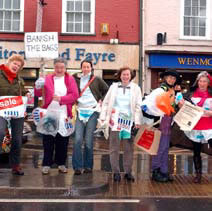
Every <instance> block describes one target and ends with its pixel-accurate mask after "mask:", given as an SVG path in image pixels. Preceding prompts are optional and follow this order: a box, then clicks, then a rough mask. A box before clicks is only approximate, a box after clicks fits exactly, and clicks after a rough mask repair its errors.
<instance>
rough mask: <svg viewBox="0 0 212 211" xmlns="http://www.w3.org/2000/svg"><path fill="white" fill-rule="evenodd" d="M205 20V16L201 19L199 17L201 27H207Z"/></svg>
mask: <svg viewBox="0 0 212 211" xmlns="http://www.w3.org/2000/svg"><path fill="white" fill-rule="evenodd" d="M205 21H206V20H205V18H200V19H199V26H200V27H206V23H205Z"/></svg>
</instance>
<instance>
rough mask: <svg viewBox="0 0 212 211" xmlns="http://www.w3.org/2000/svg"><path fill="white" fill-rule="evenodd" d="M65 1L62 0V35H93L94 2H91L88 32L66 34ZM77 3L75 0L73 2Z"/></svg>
mask: <svg viewBox="0 0 212 211" xmlns="http://www.w3.org/2000/svg"><path fill="white" fill-rule="evenodd" d="M67 1H69V0H62V24H61V25H62V33H64V34H74V35H93V34H94V33H95V12H96V11H95V3H96V0H91V16H90V22H91V23H90V32H67V28H66V25H67V22H66V20H67V19H66V17H67V16H66V11H67ZM73 1H77V0H73Z"/></svg>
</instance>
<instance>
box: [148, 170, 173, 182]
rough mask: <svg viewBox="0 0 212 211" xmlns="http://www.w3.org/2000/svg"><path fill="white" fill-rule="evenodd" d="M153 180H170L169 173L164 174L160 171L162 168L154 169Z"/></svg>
mask: <svg viewBox="0 0 212 211" xmlns="http://www.w3.org/2000/svg"><path fill="white" fill-rule="evenodd" d="M152 180H154V181H156V182H168V181H169V180H168V177H167V175H164V174H162V173H161V172H160V168H157V169H154V170H153V172H152Z"/></svg>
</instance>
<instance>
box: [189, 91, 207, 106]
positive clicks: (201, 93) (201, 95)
mask: <svg viewBox="0 0 212 211" xmlns="http://www.w3.org/2000/svg"><path fill="white" fill-rule="evenodd" d="M193 97H199V98H201V100H200V101H199V102H198V103H197V105H198V106H200V107H202V106H203V104H204V102H205V100H206V99H207V98H208V97H209V93H208V90H206V91H201V90H200V89H199V88H198V89H197V90H196V91H195V92H194V94H193Z"/></svg>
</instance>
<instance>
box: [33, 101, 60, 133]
mask: <svg viewBox="0 0 212 211" xmlns="http://www.w3.org/2000/svg"><path fill="white" fill-rule="evenodd" d="M38 113H39V112H38ZM43 113H45V114H44V116H43V117H42V118H40V119H39V121H38V122H37V128H36V129H37V132H38V133H41V134H44V135H52V136H56V134H57V132H58V129H59V120H60V115H61V111H60V105H59V103H58V102H56V101H52V102H51V103H50V105H49V106H48V108H47V109H46V111H45V112H44V111H43ZM39 114H41V113H39Z"/></svg>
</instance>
